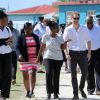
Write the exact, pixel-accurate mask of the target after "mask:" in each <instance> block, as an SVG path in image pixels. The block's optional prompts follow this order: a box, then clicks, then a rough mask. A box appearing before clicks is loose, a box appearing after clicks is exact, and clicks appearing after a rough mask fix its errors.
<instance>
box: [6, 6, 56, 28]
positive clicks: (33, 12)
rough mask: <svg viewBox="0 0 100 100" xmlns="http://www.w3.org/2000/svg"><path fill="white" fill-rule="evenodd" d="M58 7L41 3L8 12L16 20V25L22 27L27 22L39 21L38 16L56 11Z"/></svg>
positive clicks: (10, 17)
mask: <svg viewBox="0 0 100 100" xmlns="http://www.w3.org/2000/svg"><path fill="white" fill-rule="evenodd" d="M56 12H57V8H55V7H53V6H51V5H40V6H35V7H31V8H26V9H22V10H17V11H12V12H8V15H9V19H10V20H12V21H13V22H14V27H16V28H17V29H21V28H22V27H23V24H24V23H25V22H31V23H32V24H34V23H36V22H37V21H38V17H40V16H43V15H46V14H49V13H56Z"/></svg>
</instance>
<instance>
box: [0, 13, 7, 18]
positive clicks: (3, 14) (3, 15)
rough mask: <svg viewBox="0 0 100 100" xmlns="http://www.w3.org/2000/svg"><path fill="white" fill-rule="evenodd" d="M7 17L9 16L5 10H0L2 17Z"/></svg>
mask: <svg viewBox="0 0 100 100" xmlns="http://www.w3.org/2000/svg"><path fill="white" fill-rule="evenodd" d="M5 17H8V16H7V14H6V13H5V12H3V11H0V19H3V18H5Z"/></svg>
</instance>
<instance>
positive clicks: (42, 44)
mask: <svg viewBox="0 0 100 100" xmlns="http://www.w3.org/2000/svg"><path fill="white" fill-rule="evenodd" d="M46 39H47V35H43V37H42V40H41V45H40V49H39V52H38V56H37V60H36V63H39V62H40V58H41V55H42V53H43V52H44V50H45V48H46Z"/></svg>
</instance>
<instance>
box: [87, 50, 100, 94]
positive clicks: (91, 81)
mask: <svg viewBox="0 0 100 100" xmlns="http://www.w3.org/2000/svg"><path fill="white" fill-rule="evenodd" d="M99 59H100V49H98V50H94V51H92V52H91V59H90V61H89V64H88V77H87V83H88V86H87V90H88V92H94V91H95V68H96V66H97V64H96V63H97V62H98V61H99Z"/></svg>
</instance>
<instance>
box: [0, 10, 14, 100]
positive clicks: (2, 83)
mask: <svg viewBox="0 0 100 100" xmlns="http://www.w3.org/2000/svg"><path fill="white" fill-rule="evenodd" d="M7 23H8V17H7V15H6V14H5V13H4V12H3V11H0V90H1V93H0V94H1V96H2V100H6V98H9V94H10V85H11V52H12V50H11V48H10V46H9V45H10V44H11V42H12V39H11V37H12V34H11V31H10V29H9V28H8V27H6V25H7Z"/></svg>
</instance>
